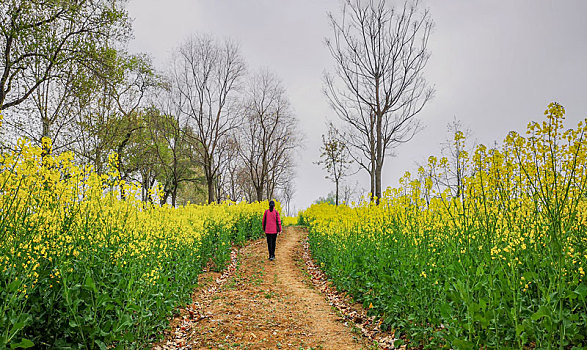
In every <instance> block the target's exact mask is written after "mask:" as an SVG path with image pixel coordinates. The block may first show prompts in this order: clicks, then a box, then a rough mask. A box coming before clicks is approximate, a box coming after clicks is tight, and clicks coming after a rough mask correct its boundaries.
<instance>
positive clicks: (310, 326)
mask: <svg viewBox="0 0 587 350" xmlns="http://www.w3.org/2000/svg"><path fill="white" fill-rule="evenodd" d="M305 236H306V231H305V230H304V229H302V228H297V227H288V228H286V229H285V232H284V233H283V234H281V235H280V236H279V237H278V238H277V249H276V252H275V255H276V259H275V261H268V259H267V257H268V252H267V244H266V242H265V241H264V240H259V241H256V242H255V243H252V244H250V245H249V246H247V247H245V248H243V249H242V250H241V252H240V256H239V260H238V266H237V269H236V271H235V273H234V275H233V276H232V277H230V278H229V279H228V280H227V281H226V284H225V285H224V286H223V287H222V288H221V289H220V290H218V291H217V292H216V293H214V294H213V296H212V297H211V298H209V299H208V300H198V297H197V296H196V297H195V299H194V302H195V304H197V305H202V306H201V314H202V315H203V316H200V317H193V315H192V318H195V320H190V321H189V324H187V326H186V327H187V328H189V329H186V336H185V337H183V339H181V341H178V340H174V341H169V340H168V341H167V343H166V344H167V346H165V345H161V346H160V347H157V346H156V347H155V348H163V349H166V348H170V346H169V345H170V344H174V346H173V348H183V349H218V348H224V349H229V348H241V349H280V348H281V349H300V348H303V349H311V348H314V349H316V348H317V349H368V348H370V347H369V345H368V344H367V343H366V341H365V340H364V339H363V338H362V337H361V336H360V335H359V334H358V333H357V332H353V331H352V330H351V327H349V326H345V324H344V323H343V322H344V321H342V319H341V318H340V317H339V316H338V315H337V314H336V312H335V311H334V310H333V308H332V307H331V306H330V305H329V303H328V302H327V301H326V299H325V297H324V296H323V295H322V294H321V293H320V292H318V291H317V290H315V289H313V288H312V287H310V286H309V284H308V283H305V281H308V277H307V276H305V275H304V272H303V270H302V267H301V266H303V262H302V261H301V254H302V240H303V239H304V238H305ZM185 319H186V317H185V316H184V324H185ZM168 338H169V337H168Z"/></svg>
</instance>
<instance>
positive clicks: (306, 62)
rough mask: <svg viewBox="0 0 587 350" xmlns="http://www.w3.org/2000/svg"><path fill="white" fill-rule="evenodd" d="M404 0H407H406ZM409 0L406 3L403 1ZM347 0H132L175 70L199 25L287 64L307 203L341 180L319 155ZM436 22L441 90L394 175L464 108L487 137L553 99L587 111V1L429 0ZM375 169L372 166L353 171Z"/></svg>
mask: <svg viewBox="0 0 587 350" xmlns="http://www.w3.org/2000/svg"><path fill="white" fill-rule="evenodd" d="M395 3H399V4H401V3H400V2H395ZM402 3H403V2H402ZM340 4H341V3H340V1H339V0H246V1H243V0H166V1H161V0H130V3H129V12H130V16H131V17H132V18H134V36H135V38H134V40H133V41H132V42H131V50H132V51H134V52H145V53H148V54H150V55H151V56H152V57H153V59H154V62H155V64H156V66H157V67H158V68H160V69H164V68H165V66H166V64H167V62H168V61H169V58H170V56H171V52H172V51H173V50H174V49H175V48H176V47H177V46H179V45H180V44H181V43H182V41H184V40H185V39H186V38H187V37H188V36H190V35H192V34H195V33H207V34H212V35H214V36H216V37H218V38H226V37H229V38H232V39H233V40H235V41H237V42H238V43H239V44H240V47H241V50H242V51H241V52H242V54H243V56H244V58H245V60H246V62H247V64H248V67H249V69H250V70H253V71H254V70H257V69H259V68H261V67H266V68H268V69H269V70H271V71H273V72H274V73H275V74H276V75H278V76H279V77H280V78H281V79H282V81H283V84H284V86H285V88H286V89H287V91H288V95H289V98H290V101H291V104H292V106H293V109H294V111H295V113H296V116H297V117H298V118H299V120H300V124H301V128H302V130H303V131H304V133H305V145H304V150H303V151H302V152H301V155H300V158H299V159H298V167H297V179H296V195H295V197H294V201H293V202H294V203H293V205H295V207H297V208H298V209H303V208H305V207H307V206H308V205H309V204H311V203H312V202H313V201H314V200H315V199H316V198H318V197H320V196H325V195H327V194H328V192H330V191H332V190H333V188H334V187H333V185H332V183H330V182H329V181H328V180H326V179H324V176H325V172H324V171H323V170H322V169H321V168H320V167H319V166H318V165H315V164H313V162H315V161H317V160H318V158H319V150H318V149H319V147H320V144H321V134H323V133H324V132H325V130H326V121H327V120H333V121H337V119H336V116H335V114H334V113H333V111H332V110H331V109H330V108H329V106H328V103H327V100H326V97H325V96H324V95H323V93H322V75H323V72H324V71H325V70H331V67H332V65H333V61H332V58H331V57H330V54H329V52H328V50H327V48H326V46H325V45H324V38H325V37H327V36H330V35H331V30H330V27H329V25H328V20H327V16H326V15H327V12H328V11H331V12H334V13H339V9H340V6H341V5H340ZM422 5H424V6H425V7H428V8H429V9H430V11H431V15H432V18H433V20H434V22H435V27H434V30H433V33H432V36H431V39H430V44H429V48H430V51H431V53H432V57H431V58H430V61H429V62H428V66H427V69H426V73H425V76H426V79H427V80H428V81H429V82H430V83H432V84H433V85H434V86H435V87H436V94H435V96H434V99H433V100H431V101H430V102H429V103H428V104H427V105H426V107H425V108H424V110H423V111H422V112H421V113H420V115H419V118H420V119H421V121H422V123H423V125H424V126H425V129H424V130H423V131H422V132H420V133H419V134H418V135H417V136H416V137H414V139H413V140H412V141H410V142H409V143H407V144H404V145H402V146H401V147H399V148H398V149H397V151H396V153H397V156H396V157H393V158H386V164H385V168H384V177H383V186H384V187H387V186H396V185H397V181H398V179H399V177H401V176H402V175H403V173H404V172H405V171H406V170H410V171H413V170H415V169H416V162H425V161H426V159H427V158H428V156H429V155H432V154H439V152H440V145H441V143H442V142H443V140H445V139H446V138H447V131H446V125H447V124H448V123H449V122H451V121H452V120H453V118H455V117H456V118H457V119H459V120H461V121H462V122H463V124H464V125H465V126H467V127H468V128H470V129H471V130H472V131H473V134H474V138H475V139H476V140H477V141H478V142H480V143H484V144H486V145H491V144H493V143H494V142H495V141H501V140H502V139H503V138H505V136H506V134H507V132H508V131H510V130H518V131H524V130H525V127H526V125H527V123H528V122H529V121H531V120H542V118H543V112H544V109H545V108H546V106H547V105H548V103H550V102H552V101H557V102H559V103H561V104H562V105H563V106H565V108H566V111H567V115H566V117H567V118H566V120H567V126H568V127H574V126H576V124H577V123H578V121H579V120H582V119H584V118H586V117H587V1H584V0H574V1H554V0H552V1H545V0H524V1H509V0H502V1H483V2H482V1H471V0H458V1H457V0H450V1H439V0H436V1H432V0H428V1H422ZM357 180H358V181H361V183H362V186H363V188H367V189H368V175H367V174H366V173H365V172H360V173H359V174H358V175H357V176H355V178H354V179H351V180H349V182H352V183H354V182H355V181H357Z"/></svg>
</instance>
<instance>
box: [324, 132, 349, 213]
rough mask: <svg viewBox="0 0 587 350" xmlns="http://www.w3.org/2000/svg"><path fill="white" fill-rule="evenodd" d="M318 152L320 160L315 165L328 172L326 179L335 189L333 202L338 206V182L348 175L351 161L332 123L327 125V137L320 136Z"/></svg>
mask: <svg viewBox="0 0 587 350" xmlns="http://www.w3.org/2000/svg"><path fill="white" fill-rule="evenodd" d="M320 152H321V153H320V160H319V161H318V162H316V164H318V165H322V166H323V168H324V170H326V171H327V172H328V175H326V178H327V179H330V180H332V181H333V182H334V184H335V187H336V190H335V201H334V202H335V204H336V206H338V199H339V185H340V181H341V180H342V178H344V177H345V176H347V175H349V166H350V164H351V163H352V161H350V160H349V149H348V147H347V145H346V143H345V142H344V140H342V138H341V137H340V134H339V133H338V131H337V130H336V128H335V127H334V125H333V124H332V123H330V124H329V125H328V135H324V134H323V135H322V146H321V147H320Z"/></svg>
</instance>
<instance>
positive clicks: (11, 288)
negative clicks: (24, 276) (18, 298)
mask: <svg viewBox="0 0 587 350" xmlns="http://www.w3.org/2000/svg"><path fill="white" fill-rule="evenodd" d="M20 284H21V282H20V281H19V280H14V281H12V283H10V284H9V285H8V286H7V287H6V289H8V291H9V292H11V293H14V292H15V291H16V290H17V289H18V287H20Z"/></svg>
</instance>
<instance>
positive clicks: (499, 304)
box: [300, 104, 587, 349]
mask: <svg viewBox="0 0 587 350" xmlns="http://www.w3.org/2000/svg"><path fill="white" fill-rule="evenodd" d="M545 116H546V118H545V120H544V121H543V122H540V123H530V124H529V125H528V129H527V133H526V134H525V135H520V134H517V133H514V132H512V133H510V134H509V135H508V136H507V137H506V138H505V140H504V141H503V142H502V143H501V144H500V145H498V146H496V147H494V148H487V147H485V146H482V145H480V146H477V147H476V148H475V149H474V152H472V154H467V153H466V152H465V151H462V153H460V154H459V157H458V164H456V162H452V163H451V161H450V160H447V159H445V158H442V159H438V158H435V157H430V158H429V162H428V165H426V166H423V167H421V168H420V169H419V171H418V174H417V176H411V175H410V174H406V175H405V176H404V177H403V178H402V179H401V181H400V187H398V188H395V189H388V190H387V191H386V192H385V194H384V195H383V198H381V199H380V201H381V204H380V205H379V206H376V205H374V204H371V203H369V202H368V201H363V202H362V203H359V204H357V205H354V206H350V207H349V206H346V205H342V206H339V207H335V206H331V205H327V204H318V205H313V206H311V207H310V208H309V209H307V210H306V211H304V212H302V213H301V215H300V223H302V224H304V225H307V226H308V227H309V241H310V248H311V251H312V253H313V256H314V258H315V259H316V260H317V261H318V262H319V263H320V265H321V266H322V268H323V269H324V271H325V272H326V273H327V275H328V276H329V278H330V279H331V280H332V281H333V283H334V284H335V285H336V286H337V287H338V288H339V289H340V290H343V291H346V292H347V293H348V294H350V295H351V296H352V297H353V298H354V299H355V300H356V301H358V302H361V303H363V305H364V306H365V307H366V308H369V310H370V313H371V314H373V315H377V316H378V317H379V319H380V321H381V322H382V326H383V327H384V328H387V329H391V330H392V331H395V336H396V337H397V338H400V340H399V341H398V342H397V343H396V346H397V345H400V344H401V343H404V342H409V344H408V347H409V348H411V347H416V348H422V347H423V348H453V349H509V348H515V349H522V348H524V349H531V348H540V349H548V348H560V349H563V348H564V349H573V348H575V349H578V348H583V347H585V346H587V340H586V339H585V337H586V336H587V306H586V305H587V304H586V303H587V302H586V298H587V284H586V277H585V272H586V270H587V187H586V186H587V142H586V140H585V136H586V135H585V132H586V131H587V126H586V125H585V123H584V122H581V123H579V125H577V126H576V127H575V128H574V129H565V127H564V125H563V121H564V109H563V107H562V106H560V105H558V104H551V105H549V107H548V109H547V110H546V112H545ZM462 138H463V135H462V134H460V133H457V134H456V136H455V146H458V145H461V146H462V143H463V142H464V140H463V139H462ZM455 148H456V149H464V148H463V147H455ZM457 166H458V167H459V169H461V170H462V171H461V172H460V173H461V174H464V176H463V177H462V178H461V181H458V182H456V186H457V188H456V191H455V186H453V187H452V188H447V186H446V181H443V179H447V178H448V177H447V176H445V175H446V174H447V173H448V172H449V171H450V169H455V168H457Z"/></svg>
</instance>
